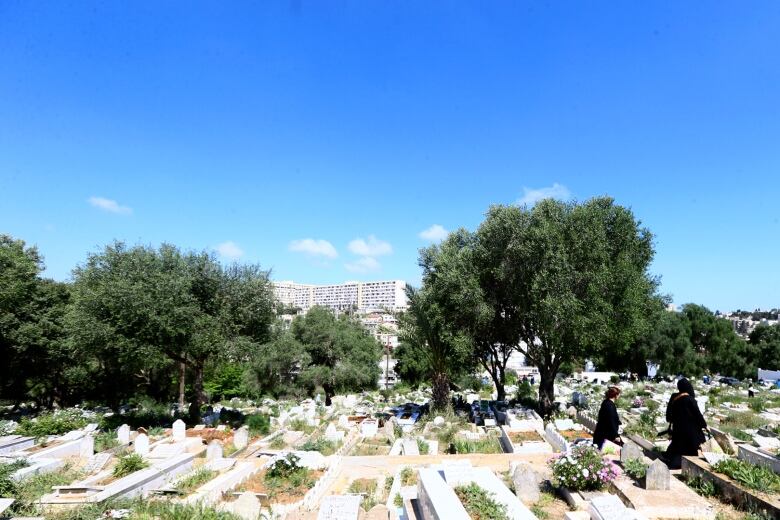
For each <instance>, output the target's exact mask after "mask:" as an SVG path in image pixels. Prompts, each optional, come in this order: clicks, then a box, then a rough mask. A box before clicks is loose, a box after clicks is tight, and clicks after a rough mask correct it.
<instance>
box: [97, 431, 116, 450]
mask: <svg viewBox="0 0 780 520" xmlns="http://www.w3.org/2000/svg"><path fill="white" fill-rule="evenodd" d="M117 446H119V439H117V437H116V431H108V432H100V433H98V434H97V435H95V453H100V452H101V451H106V450H111V449H113V448H116V447H117Z"/></svg>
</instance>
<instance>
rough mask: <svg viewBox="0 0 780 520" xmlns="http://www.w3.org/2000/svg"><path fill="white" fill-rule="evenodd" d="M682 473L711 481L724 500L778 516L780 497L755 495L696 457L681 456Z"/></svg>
mask: <svg viewBox="0 0 780 520" xmlns="http://www.w3.org/2000/svg"><path fill="white" fill-rule="evenodd" d="M682 474H683V475H685V476H687V477H691V476H698V477H701V478H703V479H705V480H707V481H709V482H712V483H713V484H714V485H715V487H716V488H717V490H718V492H719V494H720V495H721V496H722V497H723V498H724V499H725V500H726V501H729V502H733V503H735V504H737V505H739V506H742V507H744V508H745V509H750V510H755V511H765V512H766V513H768V514H769V516H770V517H771V518H780V498H776V499H774V500H772V499H771V498H764V497H761V496H759V495H756V494H755V493H753V492H752V491H750V490H748V489H745V488H743V487H742V486H741V485H740V484H739V483H738V482H735V481H734V480H731V479H730V478H729V477H727V476H726V475H723V474H721V473H716V472H715V471H713V470H712V466H710V465H709V464H708V463H707V462H705V461H703V460H700V459H699V458H698V457H689V456H685V457H683V458H682Z"/></svg>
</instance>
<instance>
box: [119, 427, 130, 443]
mask: <svg viewBox="0 0 780 520" xmlns="http://www.w3.org/2000/svg"><path fill="white" fill-rule="evenodd" d="M116 438H117V440H119V444H121V445H123V446H127V445H128V444H130V426H128V425H126V424H123V425H122V426H120V427H119V428H117V430H116Z"/></svg>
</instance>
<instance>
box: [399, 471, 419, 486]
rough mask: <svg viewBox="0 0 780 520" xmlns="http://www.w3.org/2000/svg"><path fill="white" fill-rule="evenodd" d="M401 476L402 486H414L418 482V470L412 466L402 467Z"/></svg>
mask: <svg viewBox="0 0 780 520" xmlns="http://www.w3.org/2000/svg"><path fill="white" fill-rule="evenodd" d="M400 477H401V485H402V486H414V485H415V484H417V471H415V470H414V469H412V468H404V469H402V470H401V474H400Z"/></svg>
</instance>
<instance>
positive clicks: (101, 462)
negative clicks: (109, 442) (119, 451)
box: [84, 453, 111, 475]
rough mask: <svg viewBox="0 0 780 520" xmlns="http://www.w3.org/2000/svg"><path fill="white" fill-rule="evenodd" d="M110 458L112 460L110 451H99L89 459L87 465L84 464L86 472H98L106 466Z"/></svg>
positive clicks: (90, 473)
mask: <svg viewBox="0 0 780 520" xmlns="http://www.w3.org/2000/svg"><path fill="white" fill-rule="evenodd" d="M109 460H111V454H110V453H98V454H97V455H94V456H93V457H92V458H91V459H89V462H88V463H87V465H86V466H84V473H86V474H87V475H92V474H93V473H97V472H98V471H100V470H101V469H103V468H104V467H105V465H106V464H107V463H108V461H109Z"/></svg>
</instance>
